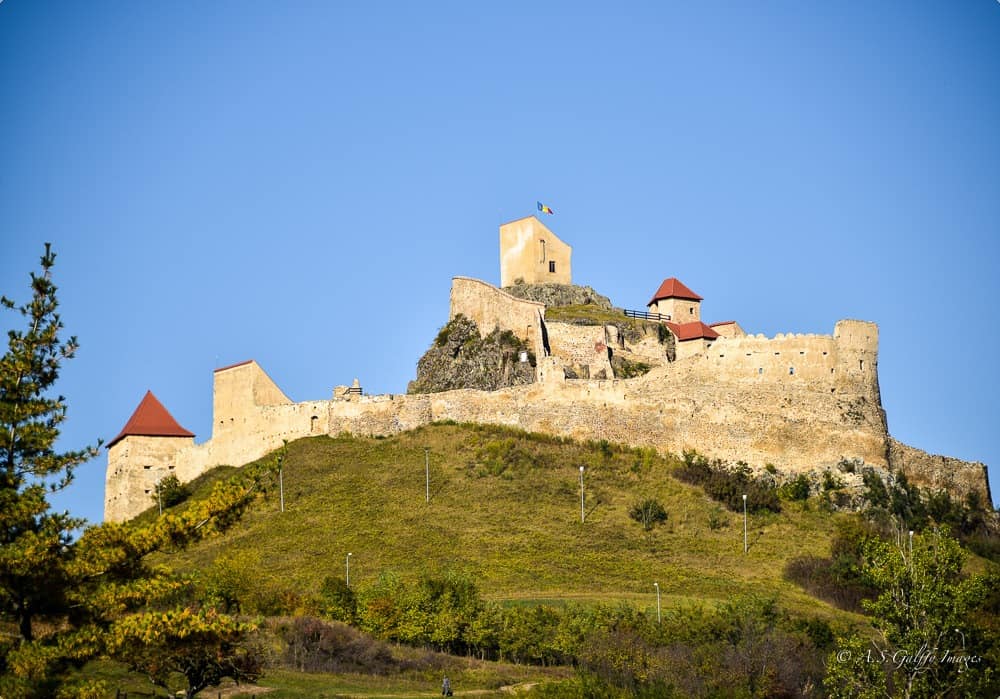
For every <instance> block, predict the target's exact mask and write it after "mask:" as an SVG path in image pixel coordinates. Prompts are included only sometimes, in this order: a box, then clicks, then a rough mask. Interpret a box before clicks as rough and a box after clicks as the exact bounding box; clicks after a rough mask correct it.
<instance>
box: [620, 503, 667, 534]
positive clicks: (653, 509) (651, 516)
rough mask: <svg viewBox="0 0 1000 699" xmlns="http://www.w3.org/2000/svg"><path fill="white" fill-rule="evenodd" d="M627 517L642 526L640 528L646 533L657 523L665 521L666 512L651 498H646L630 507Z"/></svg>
mask: <svg viewBox="0 0 1000 699" xmlns="http://www.w3.org/2000/svg"><path fill="white" fill-rule="evenodd" d="M628 516H629V517H631V518H632V519H634V520H635V521H636V522H639V523H640V524H642V528H643V529H645V530H646V531H647V532H648V531H650V530H651V529H652V528H653V527H654V526H655V525H657V524H658V523H660V522H666V521H667V511H666V510H665V509H663V505H661V504H660V502H659V501H658V500H654V499H653V498H646V499H645V500H642V501H640V502H637V503H635V504H634V505H632V508H631V509H630V510H629V511H628Z"/></svg>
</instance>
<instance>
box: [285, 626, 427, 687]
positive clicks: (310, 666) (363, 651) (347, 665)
mask: <svg viewBox="0 0 1000 699" xmlns="http://www.w3.org/2000/svg"><path fill="white" fill-rule="evenodd" d="M279 631H280V632H281V635H282V637H283V638H284V640H285V643H286V644H287V645H286V649H285V653H284V656H283V658H282V660H283V662H284V663H285V664H286V665H288V666H290V667H293V668H295V669H296V670H298V671H299V672H342V673H346V672H354V673H365V674H372V675H384V674H387V673H389V672H398V671H400V670H404V669H410V663H407V662H405V661H402V660H399V659H397V658H395V657H394V656H393V654H392V650H391V649H390V647H389V646H388V645H386V644H385V643H382V642H380V641H376V640H375V639H373V638H371V637H370V636H367V635H365V634H363V633H361V632H360V631H357V630H355V629H352V628H351V627H350V626H347V625H346V624H342V623H340V622H325V621H321V620H320V619H314V618H311V617H298V618H296V619H294V620H293V621H292V622H291V624H290V625H288V626H287V627H284V628H281V629H279Z"/></svg>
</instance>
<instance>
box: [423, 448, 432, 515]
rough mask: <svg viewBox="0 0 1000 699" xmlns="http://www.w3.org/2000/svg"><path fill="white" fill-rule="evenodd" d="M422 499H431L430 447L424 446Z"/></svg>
mask: <svg viewBox="0 0 1000 699" xmlns="http://www.w3.org/2000/svg"><path fill="white" fill-rule="evenodd" d="M424 482H425V486H424V490H425V493H424V499H425V502H430V501H431V448H430V447H424Z"/></svg>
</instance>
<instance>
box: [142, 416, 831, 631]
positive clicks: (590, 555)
mask: <svg viewBox="0 0 1000 699" xmlns="http://www.w3.org/2000/svg"><path fill="white" fill-rule="evenodd" d="M425 447H427V448H429V449H430V455H431V458H430V464H431V466H430V475H431V499H430V502H429V503H428V502H425V474H424V449H425ZM285 463H286V466H285V471H284V483H285V504H286V511H285V512H284V513H281V512H279V509H278V498H277V493H273V494H272V495H271V496H270V497H269V498H268V499H267V500H266V501H264V502H262V503H260V504H258V505H257V506H256V507H255V508H254V509H252V510H251V511H250V512H249V513H248V514H247V515H246V517H245V518H244V520H243V521H242V522H241V523H240V524H239V525H237V527H236V528H235V529H234V530H233V531H231V532H230V533H229V534H227V535H226V536H225V537H221V538H216V539H212V540H209V541H206V542H203V543H202V544H200V545H198V546H196V547H194V548H193V549H192V550H190V551H188V552H184V553H182V554H178V555H174V556H170V557H168V559H167V560H166V561H165V562H168V563H169V564H170V565H173V566H175V567H177V568H178V569H181V570H190V569H193V568H201V567H205V566H208V565H210V564H211V563H212V561H213V560H215V559H216V558H218V557H219V556H223V555H227V554H234V553H237V554H239V553H242V554H244V555H246V556H250V557H252V558H254V559H256V560H258V561H259V570H258V571H257V575H259V576H260V577H259V580H260V581H261V582H267V583H271V584H275V585H279V586H282V587H285V588H289V589H294V590H297V591H299V592H302V593H306V594H312V593H315V592H317V591H318V589H319V584H320V581H321V580H322V579H323V578H324V577H325V576H327V575H338V576H343V575H344V572H345V557H346V555H347V553H348V552H350V553H352V554H353V555H352V556H351V584H352V585H364V584H367V583H371V582H373V581H374V580H375V579H376V578H377V577H378V576H379V574H381V573H383V572H386V571H393V572H395V573H398V574H400V575H404V576H410V575H413V576H416V575H419V574H423V573H427V572H438V573H439V572H443V571H447V570H454V571H460V572H464V573H467V574H469V575H471V576H473V577H474V579H475V580H476V581H477V582H478V584H479V587H480V591H481V593H482V594H483V596H484V597H486V598H487V599H495V600H503V601H508V600H511V601H520V602H523V601H525V600H575V601H585V602H615V601H619V600H627V601H630V602H633V603H635V604H637V605H639V606H643V607H649V606H650V605H651V604H655V592H654V588H653V583H654V582H658V583H659V585H660V590H661V593H662V596H663V597H662V600H663V602H664V607H665V608H666V607H667V606H668V605H674V604H676V605H685V604H691V603H697V602H700V601H707V602H708V603H711V602H713V601H718V600H725V599H727V598H729V597H731V596H732V595H736V594H744V593H760V594H775V595H778V596H780V598H781V603H782V605H783V606H785V607H786V608H789V609H790V610H792V611H801V612H808V613H810V614H819V615H822V616H825V617H828V618H842V619H843V618H844V617H845V615H844V613H843V612H840V611H838V610H835V609H833V608H832V607H829V606H828V605H826V604H825V603H822V602H819V601H817V600H815V599H814V598H812V597H809V596H808V595H807V594H806V593H805V592H803V591H802V590H801V589H800V588H798V587H797V586H795V585H793V584H791V583H789V582H787V581H785V580H783V579H782V570H783V569H784V566H785V563H786V562H787V561H788V560H789V559H790V558H793V557H796V556H801V555H820V556H825V555H827V554H828V546H829V540H830V536H831V533H832V531H833V523H834V518H835V517H836V515H830V514H828V513H824V512H818V511H815V510H811V509H808V508H804V507H803V506H801V505H799V504H786V505H785V509H784V511H783V512H782V513H780V514H772V515H767V516H759V517H751V519H750V521H749V527H748V535H749V542H750V550H749V553H748V554H746V555H745V554H744V553H743V520H742V515H738V514H733V513H729V512H724V513H723V514H722V515H721V517H722V518H723V520H724V522H725V526H723V527H721V528H720V527H718V526H716V527H715V528H713V527H710V526H709V520H710V518H711V516H712V513H713V512H717V506H716V504H715V503H713V502H711V501H710V500H708V499H707V498H706V496H705V495H704V493H703V492H702V491H701V490H700V489H699V488H696V487H693V486H689V485H686V484H684V483H681V482H680V481H678V480H675V479H674V478H673V477H672V476H671V475H670V473H671V471H672V470H673V469H674V468H675V467H676V462H675V461H674V460H672V459H664V458H660V457H655V458H651V457H650V455H649V454H647V455H646V457H645V459H643V458H640V455H639V454H638V453H637V452H635V451H633V450H627V449H618V448H616V447H615V448H612V449H610V450H609V449H607V448H605V449H603V450H602V449H600V448H599V445H594V444H590V445H588V444H579V443H575V442H571V441H569V440H563V439H558V438H552V437H548V436H543V435H529V434H525V433H523V432H519V431H515V430H508V429H504V428H501V427H484V426H461V425H446V424H440V425H431V426H428V427H423V428H420V429H417V430H414V431H411V432H407V433H404V434H401V435H399V436H395V437H391V438H384V439H377V438H357V437H349V436H341V437H338V438H330V437H326V436H322V437H312V438H307V439H303V440H299V441H297V442H294V443H292V444H291V445H289V452H288V457H287V459H286V462H285ZM580 465H584V466H585V469H586V470H585V476H584V479H585V480H584V487H585V494H586V522H584V523H581V522H580V473H579V466H580ZM230 472H231V471H228V470H227V471H226V472H225V473H220V474H215V473H211V474H207V475H206V476H205V477H203V478H202V479H201V483H199V484H198V488H196V492H195V495H194V497H198V494H199V493H203V492H204V489H205V488H207V487H208V486H209V485H210V484H211V482H212V481H214V480H215V479H216V477H217V475H218V476H221V475H228V473H230ZM493 474H498V475H493ZM646 497H654V498H656V499H658V500H659V501H660V502H661V503H662V504H663V505H664V507H665V508H666V510H667V512H668V520H667V522H666V523H665V524H664V525H661V526H658V527H655V528H654V529H653V531H651V532H648V533H647V532H644V531H643V529H642V526H641V525H639V524H638V523H636V522H634V521H633V520H631V519H630V518H629V516H628V509H629V507H630V506H631V505H632V504H633V503H634V502H635V501H637V500H640V499H643V498H646ZM144 516H145V517H148V516H155V510H154V511H153V512H148V513H146V514H145V515H144ZM716 516H718V515H716Z"/></svg>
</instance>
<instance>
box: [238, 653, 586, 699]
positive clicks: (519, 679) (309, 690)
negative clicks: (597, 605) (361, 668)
mask: <svg viewBox="0 0 1000 699" xmlns="http://www.w3.org/2000/svg"><path fill="white" fill-rule="evenodd" d="M571 674H572V671H571V670H569V669H568V668H541V667H530V666H523V665H522V666H518V665H506V664H501V663H479V662H475V661H473V662H471V663H470V667H468V668H463V669H459V670H457V671H448V677H449V678H450V679H451V684H452V689H453V690H454V692H455V696H458V697H460V696H476V697H482V698H483V699H492V698H494V697H510V696H512V695H513V694H514V693H515V691H516V690H517V689H518V688H523V687H526V686H529V685H532V684H537V683H541V682H551V681H557V680H559V679H564V678H566V677H568V676H570V675H571ZM441 679H442V676H441V674H440V673H423V674H420V675H410V676H399V675H394V676H392V677H376V676H372V675H329V674H322V673H316V674H305V673H297V672H290V671H277V670H276V671H274V672H273V673H269V674H268V676H267V677H264V678H262V679H261V681H260V682H259V685H260V686H261V687H271V688H274V691H271V692H267V693H266V694H263V695H255V696H263V697H267V699H325V698H327V697H329V698H330V699H333V698H334V697H337V698H338V699H340V698H341V697H343V698H346V697H351V698H354V697H358V698H362V697H364V698H365V699H375V698H383V697H384V698H386V699H389V698H391V699H411V698H413V699H415V698H417V697H431V696H441ZM235 696H237V697H238V696H241V695H235ZM247 696H250V695H249V694H248V695H247Z"/></svg>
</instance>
